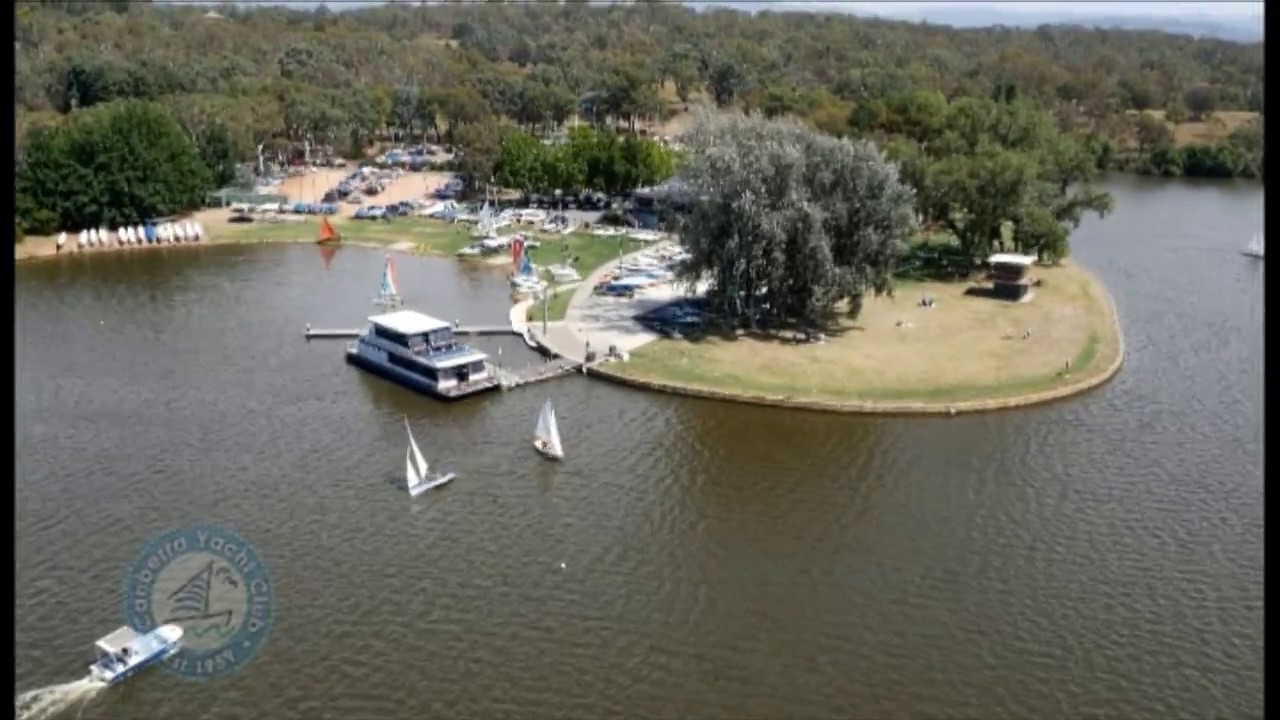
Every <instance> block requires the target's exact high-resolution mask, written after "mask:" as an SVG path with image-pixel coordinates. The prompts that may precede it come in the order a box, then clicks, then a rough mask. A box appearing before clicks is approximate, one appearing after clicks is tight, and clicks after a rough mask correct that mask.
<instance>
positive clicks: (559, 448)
mask: <svg viewBox="0 0 1280 720" xmlns="http://www.w3.org/2000/svg"><path fill="white" fill-rule="evenodd" d="M533 435H534V440H533V447H534V449H535V450H537V451H538V452H540V453H542V455H543V456H544V457H547V458H549V459H551V460H563V459H564V446H563V445H562V444H561V443H560V426H559V424H558V423H556V409H555V408H554V407H552V405H551V400H547V402H546V403H544V404H543V406H542V412H540V413H538V426H537V428H535V429H534V431H533Z"/></svg>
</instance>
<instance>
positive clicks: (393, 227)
mask: <svg viewBox="0 0 1280 720" xmlns="http://www.w3.org/2000/svg"><path fill="white" fill-rule="evenodd" d="M329 222H330V223H331V224H332V225H333V229H334V230H337V231H338V232H339V233H341V234H342V239H343V242H350V243H353V244H356V243H368V244H370V245H386V246H388V247H390V246H392V245H398V244H401V243H405V244H406V245H405V246H404V247H405V249H411V250H412V251H413V252H418V253H422V254H429V255H452V254H453V253H456V252H457V251H459V250H461V249H462V248H464V247H466V246H467V245H470V244H471V242H472V240H471V228H470V226H467V225H462V224H456V225H455V224H450V223H445V222H440V221H438V220H428V219H426V218H410V217H401V218H394V219H393V220H392V221H391V222H381V221H376V220H352V219H350V218H343V217H330V218H329ZM319 223H320V220H319V219H318V218H307V219H306V220H302V221H296V220H295V221H286V222H279V223H267V222H253V223H243V224H241V223H218V224H216V225H212V224H211V225H209V226H208V231H209V236H210V240H211V241H212V242H215V243H217V242H246V243H247V242H312V241H314V240H315V239H316V236H317V232H318V228H319Z"/></svg>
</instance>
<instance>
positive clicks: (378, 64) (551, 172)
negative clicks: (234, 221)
mask: <svg viewBox="0 0 1280 720" xmlns="http://www.w3.org/2000/svg"><path fill="white" fill-rule="evenodd" d="M138 37H145V38H147V40H146V42H137V41H136V38H138ZM14 53H15V62H16V71H15V72H16V74H15V78H14V81H15V112H16V115H17V117H16V120H17V129H18V137H17V146H18V147H17V150H18V159H19V167H21V166H22V163H24V162H28V161H31V160H32V159H33V158H34V157H35V153H34V152H33V150H34V147H33V146H32V145H31V144H30V143H29V142H28V141H29V140H30V141H34V139H35V136H36V133H37V129H38V128H48V127H55V128H56V127H60V126H61V125H62V124H64V123H70V124H72V125H74V124H75V123H76V122H77V121H76V119H75V118H77V116H79V115H80V114H82V113H86V112H91V111H94V110H99V109H103V110H105V108H107V107H111V106H113V105H115V104H118V103H127V102H145V103H154V104H156V105H158V106H160V107H163V108H165V109H166V110H167V111H168V112H169V114H170V115H171V116H172V117H173V118H174V119H176V121H177V123H178V124H179V126H180V128H181V129H182V131H183V132H184V133H185V135H186V137H187V138H188V140H189V144H191V145H192V146H193V147H194V151H195V153H196V155H197V157H198V158H199V159H200V160H201V161H202V162H201V163H200V164H201V166H202V167H204V168H205V169H206V170H207V173H206V174H204V175H201V177H207V179H208V181H209V182H210V183H213V182H214V181H215V180H217V181H224V180H226V179H228V178H230V177H231V176H232V175H233V172H232V168H233V166H234V164H235V161H249V160H252V159H254V157H255V152H256V149H257V148H258V147H259V146H265V148H266V149H267V151H268V152H270V151H271V150H272V149H273V148H283V147H285V146H291V145H301V144H303V143H309V144H312V145H316V144H322V145H328V146H331V147H333V148H334V149H335V150H336V151H337V152H339V153H343V154H346V156H347V157H363V156H364V154H365V153H366V152H367V150H368V149H369V147H370V145H371V143H372V141H374V140H378V139H389V140H391V141H395V142H402V141H407V140H424V139H432V140H434V141H435V142H437V143H441V144H452V145H455V146H458V147H461V148H462V150H463V152H462V154H461V157H460V159H459V168H458V169H459V170H461V171H462V172H463V173H464V174H466V175H468V176H470V177H473V178H486V179H487V177H488V176H491V175H492V174H494V172H495V170H499V169H500V168H498V164H499V163H500V160H501V158H502V155H503V148H504V147H505V148H506V152H507V154H508V157H507V166H508V170H506V171H504V172H509V173H510V176H509V177H508V179H509V180H512V181H514V182H516V184H519V185H527V186H533V185H537V184H539V183H546V184H547V185H549V186H555V185H566V186H569V185H574V184H575V182H574V181H576V180H578V179H581V181H582V182H583V183H584V184H600V185H602V186H604V187H607V188H610V189H612V188H624V187H625V186H626V185H627V184H629V183H640V182H644V181H645V178H649V177H656V176H657V175H660V174H661V173H660V172H657V171H656V170H655V171H653V172H650V171H649V170H643V169H641V168H658V167H660V166H661V165H662V164H663V162H665V160H663V159H662V158H660V157H658V156H657V155H653V156H652V157H651V156H649V155H646V153H652V152H655V151H654V150H653V148H654V146H653V145H649V144H646V143H642V142H638V141H634V140H627V139H626V137H627V136H626V134H625V133H624V134H621V135H619V134H617V133H616V132H614V133H608V132H603V131H605V130H617V129H622V130H624V131H637V132H643V131H645V130H647V129H648V128H647V127H646V126H651V122H650V121H661V120H663V119H666V118H668V117H670V116H671V115H673V114H676V113H680V112H683V111H684V110H686V109H688V106H689V103H695V102H702V101H705V102H708V103H712V104H715V105H718V106H721V107H722V108H725V109H728V108H733V109H737V110H742V111H746V112H754V111H760V112H761V113H763V114H764V115H766V116H769V117H778V116H794V117H798V118H800V119H802V120H803V121H804V122H805V123H806V124H808V125H809V126H810V127H812V128H816V129H818V130H821V131H822V132H824V133H827V134H831V135H835V136H852V137H874V138H876V139H877V140H879V141H880V142H881V144H882V145H883V146H884V147H886V148H888V149H890V150H891V151H892V154H893V156H894V157H895V158H896V159H898V160H899V161H900V162H902V166H903V170H902V172H903V176H904V178H906V179H908V180H909V181H910V183H911V184H912V185H913V186H914V187H915V188H916V189H917V190H918V196H919V198H920V203H921V208H920V210H921V212H922V214H923V215H924V216H925V219H926V220H930V221H934V222H940V223H944V224H952V225H954V226H955V227H956V228H957V232H958V233H959V234H960V235H961V236H962V237H969V238H975V237H978V236H983V237H985V236H987V235H989V234H990V227H991V223H992V222H994V221H993V220H991V218H988V217H986V216H985V215H984V214H983V212H984V211H982V210H981V204H982V203H981V202H980V200H981V198H979V197H976V196H972V195H971V196H969V197H967V198H966V197H965V196H964V193H965V192H968V191H967V190H966V188H973V187H976V186H977V184H979V183H985V182H992V183H995V184H996V186H1001V187H1003V186H1005V185H1007V186H1008V187H1010V188H1014V187H1018V188H1021V189H1020V190H1019V191H1018V193H1015V194H1010V195H1009V197H1008V198H1006V200H1004V201H1001V205H1002V206H1005V205H1009V204H1010V203H1012V204H1013V205H1016V206H1017V207H1018V208H1021V209H1019V210H1017V211H1016V212H1012V213H1010V212H1006V211H1002V212H1001V215H1011V216H1012V218H1013V221H1014V222H1016V223H1017V226H1018V227H1019V228H1022V230H1020V232H1021V233H1022V234H1021V235H1019V236H1018V237H1019V238H1021V239H1020V240H1019V242H1020V243H1028V247H1037V248H1041V249H1046V250H1048V249H1051V248H1052V247H1054V246H1055V244H1056V242H1057V241H1055V240H1053V239H1052V237H1053V233H1051V232H1050V230H1051V229H1052V227H1053V226H1054V225H1055V224H1056V225H1063V224H1064V223H1065V224H1066V225H1065V226H1069V225H1070V224H1071V222H1073V220H1072V217H1073V216H1074V215H1076V214H1077V210H1078V209H1079V208H1081V207H1090V206H1093V205H1094V204H1093V203H1084V204H1083V205H1082V203H1081V202H1080V200H1081V199H1080V198H1076V199H1075V200H1071V199H1070V198H1072V197H1074V196H1073V195H1070V194H1067V193H1050V192H1049V190H1050V188H1051V187H1052V186H1053V183H1054V182H1055V179H1054V177H1055V174H1057V175H1058V176H1062V177H1065V176H1080V177H1082V175H1081V173H1083V172H1084V171H1083V170H1082V169H1080V168H1079V163H1080V162H1083V160H1084V159H1085V158H1092V160H1093V162H1094V163H1095V164H1096V165H1097V166H1100V167H1107V168H1120V169H1128V170H1135V171H1139V172H1147V173H1154V174H1163V175H1206V176H1215V177H1216V176H1223V177H1227V176H1236V175H1246V176H1258V177H1261V173H1262V165H1263V163H1262V152H1263V143H1262V133H1261V122H1260V119H1256V116H1255V120H1254V121H1253V122H1250V123H1246V124H1243V125H1240V126H1238V127H1237V126H1235V125H1232V126H1230V127H1224V128H1222V131H1221V132H1218V133H1216V135H1215V134H1213V133H1210V134H1208V135H1204V134H1201V135H1199V136H1197V137H1209V139H1207V140H1190V141H1188V140H1187V139H1186V137H1188V136H1189V135H1187V134H1183V135H1177V134H1176V133H1169V132H1163V133H1162V132H1161V130H1160V128H1158V127H1157V126H1158V125H1164V128H1163V129H1164V130H1166V131H1167V130H1168V129H1169V126H1168V125H1167V124H1166V123H1165V122H1164V120H1168V121H1171V122H1172V121H1181V120H1187V121H1193V120H1194V121H1202V123H1203V125H1204V126H1205V127H1209V128H1212V127H1216V126H1215V125H1214V124H1215V123H1217V122H1219V121H1220V118H1219V117H1218V115H1221V114H1223V113H1231V112H1234V113H1236V114H1237V115H1246V114H1248V113H1249V112H1252V113H1260V112H1261V111H1262V108H1263V95H1264V84H1265V83H1264V79H1265V76H1264V70H1263V68H1264V64H1263V46H1262V43H1252V44H1244V43H1236V42H1229V41H1224V40H1216V39H1207V38H1192V37H1189V36H1178V35H1169V34H1165V33H1160V32H1145V31H1124V30H1102V29H1088V28H1081V27H1069V26H1043V27H1040V28H1036V29H1034V30H1016V29H1010V28H1002V27H995V28H979V29H955V28H948V27H942V26H934V25H928V24H923V23H909V22H899V21H887V20H878V19H867V18H861V17H855V16H850V15H840V14H815V13H801V12H774V11H760V12H754V13H746V12H740V11H734V10H728V9H707V10H705V11H695V10H694V9H692V8H689V7H687V6H684V5H681V4H676V3H657V2H643V3H634V4H628V5H622V4H616V5H601V4H596V3H587V2H567V3H503V2H487V3H470V2H447V3H431V4H426V3H421V4H417V3H387V4H385V5H383V6H380V7H368V8H360V9H349V10H347V11H345V12H341V13H334V12H331V11H329V10H328V9H327V8H324V7H323V6H321V7H318V8H314V9H302V8H298V7H287V6H285V7H281V6H263V5H254V6H245V5H241V4H231V3H225V4H222V5H219V6H217V7H216V8H212V6H208V5H200V6H197V5H190V4H167V3H166V4H160V3H143V2H138V3H124V2H109V3H102V2H87V1H85V0H42V1H41V2H39V3H24V4H20V5H19V6H17V7H16V8H15V30H14ZM1033 111H1034V112H1033ZM148 112H150V111H148ZM1152 113H1163V116H1162V117H1160V118H1157V117H1156V116H1155V115H1153V114H1152ZM1033 116H1034V121H1032V119H1031V118H1032V117H1033ZM157 117H158V116H157ZM574 117H577V118H578V119H580V120H581V121H582V122H585V123H588V124H590V125H592V126H594V127H595V128H596V129H597V130H599V131H602V132H601V133H600V134H597V135H595V136H593V137H594V140H592V143H593V145H592V147H591V149H590V151H589V152H588V151H587V150H586V149H585V145H583V144H585V143H586V142H587V141H586V140H585V139H581V138H580V139H579V140H577V141H570V142H569V145H570V146H571V148H572V149H571V150H556V151H554V152H552V151H547V152H545V153H544V156H543V158H542V160H540V161H539V162H537V163H534V164H532V165H528V166H527V167H525V168H524V169H520V166H519V165H512V164H511V163H512V162H515V157H517V156H513V155H511V153H514V152H515V150H516V148H518V147H525V148H531V147H532V146H531V145H529V144H528V143H527V142H525V141H524V140H523V139H519V138H518V136H516V135H513V133H516V132H518V131H519V132H524V133H526V134H528V136H530V137H533V136H539V137H541V136H545V135H547V134H549V131H552V130H556V129H562V128H564V127H565V126H566V124H567V123H568V121H569V120H570V119H571V118H574ZM1024 121H1025V122H1029V123H1031V125H1027V126H1026V127H1025V128H1024V129H1023V131H1025V132H1027V133H1030V134H1031V136H1032V137H1035V138H1041V139H1044V138H1049V139H1047V140H1043V142H1042V141H1041V140H1035V141H1034V143H1032V141H1025V142H1024V141H1023V140H1020V139H1018V138H1016V137H1012V136H1007V135H1008V134H1007V133H1005V136H1002V135H1001V134H1000V132H1001V131H998V129H997V130H992V129H991V128H990V127H989V126H990V124H991V123H996V124H997V125H998V124H999V123H1002V122H1011V123H1015V124H1017V123H1023V122H1024ZM1050 125H1052V126H1054V127H1056V128H1057V129H1059V130H1060V131H1061V134H1062V136H1063V137H1065V138H1068V139H1069V140H1071V142H1066V141H1061V142H1060V141H1059V140H1058V139H1057V138H1056V136H1053V135H1052V134H1051V133H1049V131H1048V127H1049V126H1050ZM1006 136H1007V137H1006ZM49 137H55V136H46V137H45V139H44V140H42V141H41V142H45V143H48V142H51V141H50V140H49ZM584 137H585V136H584ZM983 138H985V140H982V139H983ZM574 142H578V143H580V145H574ZM521 143H524V144H523V145H521ZM1028 143H1032V144H1035V143H1038V145H1035V147H1036V148H1038V149H1034V150H1033V149H1031V147H1032V144H1028ZM956 148H964V153H963V155H964V157H965V158H969V159H964V160H960V159H956V158H957V150H956ZM579 151H582V152H579ZM584 153H585V154H584ZM588 157H590V158H595V159H594V160H588V159H585V158H588ZM619 157H623V158H630V160H629V161H628V163H621V162H619V161H617V158H619ZM977 159H980V160H981V162H978V160H977ZM39 162H42V163H45V164H46V165H48V163H50V162H52V161H48V160H40V161H39ZM624 166H626V167H630V168H631V169H630V170H625V171H624V170H623V169H622V168H623V167H624ZM535 167H536V168H537V170H536V171H535V170H533V169H532V168H535ZM1046 167H1049V168H1051V169H1046ZM41 172H47V168H46V170H43V171H41ZM28 174H29V173H28ZM1026 177H1034V178H1035V182H1033V183H1031V185H1029V186H1022V185H1019V184H1018V182H1017V181H1018V180H1019V179H1022V178H1026ZM1056 182H1059V183H1061V177H1059V178H1058V179H1057V180H1056ZM1045 193H1048V195H1047V196H1046V195H1045ZM1046 197H1047V201H1049V202H1050V204H1049V205H1042V206H1041V210H1038V211H1037V210H1034V208H1036V207H1037V204H1038V203H1040V202H1041V201H1045V200H1046ZM20 201H21V202H23V203H26V205H25V206H26V207H28V208H35V209H30V210H27V211H25V215H20V217H24V218H25V219H26V220H24V222H31V223H32V224H30V225H28V229H29V230H33V229H34V228H35V227H37V226H40V227H43V226H44V225H45V223H44V222H43V221H42V222H34V220H33V218H35V217H36V215H37V210H40V211H42V212H44V215H42V216H41V217H47V216H48V214H49V213H53V214H54V215H60V214H61V213H62V211H60V210H56V209H53V208H52V207H45V206H43V205H39V203H38V202H37V201H36V200H35V199H33V198H32V197H26V198H20ZM95 202H98V203H99V204H100V203H101V201H95ZM33 203H35V204H33ZM151 205H156V206H168V205H169V200H168V199H166V198H161V199H159V200H157V201H155V202H154V203H153V202H151V201H148V202H147V203H143V204H141V205H134V206H133V207H134V208H137V209H136V210H129V211H122V212H126V213H128V212H141V211H142V209H144V208H146V207H150V206H151ZM94 206H95V207H96V206H97V205H94ZM956 206H963V207H964V208H966V209H965V210H964V212H963V213H959V214H957V212H955V207H956ZM59 207H61V206H59ZM1046 208H1048V209H1046ZM86 212H87V211H86ZM90 214H93V213H90ZM961 216H964V219H963V220H961V219H958V218H960V217H961ZM1006 219H1008V218H1006ZM1051 220H1052V222H1051ZM1031 228H1039V230H1036V231H1034V232H1033V231H1032V230H1031ZM1054 232H1056V231H1054ZM974 233H977V234H978V235H974ZM1029 233H1030V234H1029ZM971 242H972V243H973V246H974V248H977V247H978V246H979V245H980V244H981V243H980V242H979V241H978V240H976V239H975V240H972V241H971ZM1053 252H1054V251H1052V250H1050V254H1053Z"/></svg>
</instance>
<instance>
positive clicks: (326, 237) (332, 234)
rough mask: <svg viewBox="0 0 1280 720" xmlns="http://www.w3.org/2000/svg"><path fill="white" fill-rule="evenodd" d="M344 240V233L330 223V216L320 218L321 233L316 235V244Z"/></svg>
mask: <svg viewBox="0 0 1280 720" xmlns="http://www.w3.org/2000/svg"><path fill="white" fill-rule="evenodd" d="M336 242H342V235H341V234H340V233H338V231H337V230H334V229H333V226H332V225H330V224H329V218H327V217H322V218H320V233H319V234H318V235H317V236H316V244H317V245H324V244H325V243H336Z"/></svg>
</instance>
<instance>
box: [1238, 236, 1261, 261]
mask: <svg viewBox="0 0 1280 720" xmlns="http://www.w3.org/2000/svg"><path fill="white" fill-rule="evenodd" d="M1266 245H1267V238H1266V237H1265V236H1263V234H1262V233H1258V234H1257V235H1254V236H1253V242H1251V243H1249V244H1248V245H1246V246H1245V248H1244V249H1243V250H1241V251H1240V252H1242V253H1244V254H1245V255H1248V256H1249V257H1255V258H1262V257H1264V255H1265V252H1266Z"/></svg>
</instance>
